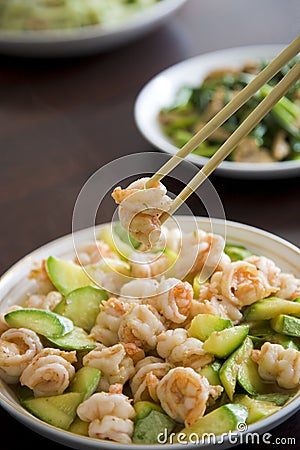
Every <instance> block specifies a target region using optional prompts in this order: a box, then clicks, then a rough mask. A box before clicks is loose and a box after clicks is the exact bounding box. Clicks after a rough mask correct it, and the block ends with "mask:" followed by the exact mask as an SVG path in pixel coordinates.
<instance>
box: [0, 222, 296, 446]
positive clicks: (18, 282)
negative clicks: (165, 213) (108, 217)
mask: <svg viewBox="0 0 300 450" xmlns="http://www.w3.org/2000/svg"><path fill="white" fill-rule="evenodd" d="M176 218H177V219H178V222H179V224H180V226H181V228H182V229H183V230H189V229H192V227H194V224H195V221H194V218H192V217H186V216H176ZM196 221H197V224H198V226H199V228H202V229H204V230H206V231H210V230H211V223H212V228H213V231H214V233H220V234H221V233H223V231H224V221H222V220H220V219H211V222H210V220H209V219H207V218H201V217H199V218H196ZM225 225H226V238H227V240H228V241H230V242H235V243H237V244H244V245H246V246H247V247H248V248H249V249H250V250H251V251H253V253H256V254H259V255H265V256H267V257H269V258H271V259H273V260H274V261H275V262H276V264H277V265H278V266H279V267H281V268H282V269H283V270H284V271H290V272H293V273H294V274H295V275H296V276H297V277H300V264H299V260H300V250H299V249H298V248H297V247H295V246H294V245H292V244H290V243H289V242H287V241H285V240H283V239H281V238H279V237H277V236H275V235H273V234H270V233H268V232H266V231H263V230H260V229H257V228H254V227H251V226H248V225H244V224H241V223H236V222H230V221H228V222H226V223H225ZM103 226H104V225H100V226H98V227H97V229H96V233H98V232H99V231H100V230H101V228H102V227H103ZM90 236H91V229H85V230H81V231H79V232H77V233H76V245H81V244H83V245H84V243H85V242H87V240H89V238H90ZM50 255H54V256H57V257H62V258H64V257H70V256H72V255H74V247H73V237H72V235H67V236H65V237H62V238H60V239H57V240H55V241H53V242H51V243H49V244H47V245H44V246H43V247H41V248H39V249H37V250H35V251H34V252H32V253H30V254H29V255H28V256H26V257H25V258H23V259H22V260H21V261H19V262H18V263H16V264H15V265H14V266H13V267H12V268H11V269H9V270H8V271H7V272H6V273H5V274H4V275H3V277H2V278H1V280H0V310H2V311H3V310H5V309H6V308H7V307H8V306H10V305H12V304H15V303H22V301H23V299H24V297H25V295H26V294H27V293H28V291H30V290H31V288H32V282H30V280H28V279H27V276H28V273H29V271H30V270H31V268H32V266H33V264H34V262H40V261H41V260H42V259H44V258H47V257H48V256H50ZM0 405H1V406H2V407H3V408H4V409H6V410H7V411H8V413H9V414H11V415H12V416H13V417H14V418H15V419H17V420H18V421H20V422H21V423H23V424H24V425H26V426H27V427H29V428H31V429H32V430H34V431H35V432H37V433H39V434H41V435H43V436H46V437H47V438H49V439H51V440H54V441H57V442H59V443H61V444H64V445H67V446H69V447H72V448H75V449H80V450H83V449H84V450H87V449H92V450H99V449H100V448H102V449H105V448H114V449H124V450H126V449H128V446H126V445H122V444H119V443H110V442H107V441H100V440H97V439H93V438H89V437H83V436H79V435H75V434H73V433H70V432H68V431H64V430H60V429H58V428H55V427H53V426H51V425H48V424H46V423H45V422H42V421H41V420H39V419H37V418H36V417H34V416H32V415H31V414H30V413H29V412H28V411H26V410H25V409H24V408H23V407H21V406H20V404H19V403H18V401H17V399H16V397H15V395H14V394H13V392H12V391H11V389H10V388H9V387H8V386H7V385H6V384H5V383H4V382H3V381H1V380H0ZM299 408H300V391H299V394H297V395H296V396H295V397H294V398H293V399H292V400H291V401H290V402H289V403H288V404H286V405H285V406H283V407H282V408H281V409H280V410H279V411H278V412H276V413H275V414H273V415H272V416H269V417H267V418H266V419H263V420H261V421H259V422H257V423H254V424H252V425H250V426H249V428H248V431H247V432H248V433H250V432H257V433H263V432H265V431H267V430H270V429H271V428H273V427H275V426H277V425H279V424H280V423H281V422H283V421H285V420H286V419H288V417H290V416H291V415H292V414H294V413H296V411H297V410H298V409H299ZM230 446H232V444H231V443H230V442H229V441H228V439H226V438H225V439H224V443H223V444H222V445H220V446H219V448H228V447H230ZM134 447H135V448H137V449H141V450H142V449H145V446H141V445H135V446H134ZM199 447H200V448H201V449H211V445H209V444H201V445H200V446H199ZM147 448H153V449H154V448H155V449H157V450H158V449H160V448H161V445H156V446H155V445H153V446H147ZM164 448H167V449H168V450H170V449H171V448H172V449H173V450H174V449H179V448H182V447H181V445H178V444H173V445H166V446H165V447H164Z"/></svg>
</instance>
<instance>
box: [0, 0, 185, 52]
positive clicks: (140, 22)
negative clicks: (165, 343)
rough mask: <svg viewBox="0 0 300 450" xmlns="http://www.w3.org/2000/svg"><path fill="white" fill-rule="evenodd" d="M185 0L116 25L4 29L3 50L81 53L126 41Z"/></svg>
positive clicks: (158, 6) (0, 43) (170, 0)
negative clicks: (42, 29) (24, 29)
mask: <svg viewBox="0 0 300 450" xmlns="http://www.w3.org/2000/svg"><path fill="white" fill-rule="evenodd" d="M185 2H186V0H163V1H161V2H159V3H157V4H155V5H153V6H150V7H149V8H146V9H145V10H143V11H141V12H138V13H136V14H134V15H132V16H130V17H128V18H127V19H126V20H124V21H122V22H120V23H119V24H117V25H114V26H105V25H92V26H86V27H82V28H73V29H69V30H45V31H26V32H21V33H20V32H15V31H3V30H0V52H1V53H3V54H10V55H16V56H34V57H60V56H81V55H85V54H91V53H95V52H100V51H104V50H110V49H112V48H115V47H118V46H119V45H123V44H125V43H128V42H130V41H133V40H134V39H136V38H138V37H141V36H143V35H145V34H146V33H148V32H149V31H151V30H153V29H154V28H155V27H157V26H158V25H160V24H161V23H163V22H164V21H165V20H167V18H168V17H169V16H170V15H171V14H172V13H174V12H175V11H176V10H177V9H178V8H179V7H180V6H182V5H183V4H184V3H185Z"/></svg>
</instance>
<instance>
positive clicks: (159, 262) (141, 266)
mask: <svg viewBox="0 0 300 450" xmlns="http://www.w3.org/2000/svg"><path fill="white" fill-rule="evenodd" d="M130 263H131V275H132V277H133V278H154V277H158V276H162V275H163V274H164V273H165V272H167V270H168V268H169V258H168V256H167V255H166V254H164V253H161V254H157V253H141V252H133V253H132V254H131V256H130Z"/></svg>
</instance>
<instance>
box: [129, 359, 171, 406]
mask: <svg viewBox="0 0 300 450" xmlns="http://www.w3.org/2000/svg"><path fill="white" fill-rule="evenodd" d="M171 368H172V366H171V364H169V363H167V362H165V361H164V360H163V359H160V358H156V357H154V356H147V357H146V358H144V359H142V360H141V361H139V362H138V363H137V364H136V366H135V370H136V372H135V375H134V376H133V377H132V379H131V380H130V388H131V391H132V393H133V400H134V402H138V401H141V400H153V401H155V402H157V401H158V397H157V393H156V391H157V386H158V384H159V380H161V379H162V378H163V377H164V376H165V375H166V374H167V373H168V371H169V370H170V369H171Z"/></svg>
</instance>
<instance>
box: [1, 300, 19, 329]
mask: <svg viewBox="0 0 300 450" xmlns="http://www.w3.org/2000/svg"><path fill="white" fill-rule="evenodd" d="M16 309H22V307H21V306H19V305H12V306H10V307H9V308H7V309H6V310H5V311H1V312H0V336H1V334H2V333H3V332H4V331H6V330H8V329H9V326H8V323H7V322H6V320H5V318H4V316H5V314H7V313H9V312H11V311H15V310H16Z"/></svg>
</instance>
